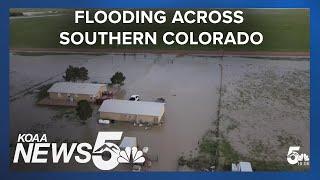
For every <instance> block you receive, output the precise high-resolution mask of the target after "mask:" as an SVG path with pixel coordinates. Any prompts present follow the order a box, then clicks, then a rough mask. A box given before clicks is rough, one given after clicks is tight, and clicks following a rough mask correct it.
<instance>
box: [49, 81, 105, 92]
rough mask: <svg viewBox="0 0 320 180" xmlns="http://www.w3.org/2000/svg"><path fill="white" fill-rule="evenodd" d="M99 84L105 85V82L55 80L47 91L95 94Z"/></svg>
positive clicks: (99, 86)
mask: <svg viewBox="0 0 320 180" xmlns="http://www.w3.org/2000/svg"><path fill="white" fill-rule="evenodd" d="M101 86H105V84H93V83H74V82H57V83H55V84H53V85H52V86H51V88H50V89H49V90H48V92H51V93H70V94H89V95H95V94H97V93H98V92H99V90H100V88H101Z"/></svg>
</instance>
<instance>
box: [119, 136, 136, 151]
mask: <svg viewBox="0 0 320 180" xmlns="http://www.w3.org/2000/svg"><path fill="white" fill-rule="evenodd" d="M119 147H120V148H121V149H125V148H126V147H131V148H132V147H137V138H136V137H127V136H125V137H124V138H123V139H122V141H121V143H120V145H119Z"/></svg>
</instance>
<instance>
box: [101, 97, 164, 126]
mask: <svg viewBox="0 0 320 180" xmlns="http://www.w3.org/2000/svg"><path fill="white" fill-rule="evenodd" d="M99 112H100V118H101V119H108V120H116V121H129V122H137V123H151V124H158V123H159V122H160V120H161V118H162V116H163V114H164V103H159V102H146V101H127V100H116V99H109V100H105V101H103V103H102V105H101V106H100V108H99Z"/></svg>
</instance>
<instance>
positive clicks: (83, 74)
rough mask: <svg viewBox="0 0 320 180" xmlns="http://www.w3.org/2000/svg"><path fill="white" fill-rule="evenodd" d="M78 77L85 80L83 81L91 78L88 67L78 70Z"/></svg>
mask: <svg viewBox="0 0 320 180" xmlns="http://www.w3.org/2000/svg"><path fill="white" fill-rule="evenodd" d="M78 78H79V79H80V80H83V81H85V80H88V79H89V77H88V69H86V68H85V67H81V68H79V70H78Z"/></svg>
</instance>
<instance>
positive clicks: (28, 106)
mask: <svg viewBox="0 0 320 180" xmlns="http://www.w3.org/2000/svg"><path fill="white" fill-rule="evenodd" d="M69 65H73V66H84V67H86V68H87V69H88V71H89V78H90V79H89V80H88V82H99V83H108V82H109V79H110V77H111V76H112V75H113V74H114V73H115V72H117V71H121V72H123V73H124V75H125V76H126V80H125V85H124V86H123V87H122V89H123V90H124V92H125V96H124V98H125V99H127V98H128V97H129V96H130V95H132V94H139V95H140V96H141V97H142V100H145V101H154V100H156V99H157V98H159V97H163V98H165V99H166V107H165V108H166V110H165V118H164V121H165V123H164V124H163V125H162V126H156V127H152V128H150V129H145V128H144V127H134V126H133V125H132V124H131V123H117V122H116V123H115V124H112V125H100V124H97V120H98V114H97V111H96V109H97V108H98V107H96V106H94V109H95V111H94V114H93V117H92V118H91V119H88V120H87V121H86V123H85V124H83V123H80V122H79V121H78V119H77V117H76V116H75V115H74V114H73V110H72V109H69V108H62V107H45V106H37V105H36V104H35V101H36V100H35V95H36V93H35V90H36V89H37V88H38V87H39V86H41V85H45V84H48V83H52V82H56V81H62V75H63V73H64V71H65V70H66V68H67V67H68V66H69ZM221 67H222V69H221ZM221 70H222V72H221ZM221 74H222V76H221ZM220 80H222V84H220ZM220 87H221V88H222V90H223V94H222V96H221V99H222V104H221V109H220V110H221V119H220V124H219V126H220V128H219V129H220V132H219V133H220V134H221V136H223V137H224V138H225V139H226V140H227V141H228V142H229V143H230V145H231V146H232V147H233V149H234V150H235V151H237V152H238V153H239V154H241V155H243V156H248V155H252V154H254V153H257V154H255V155H256V156H258V157H261V158H266V160H277V161H285V160H286V157H285V156H286V153H287V147H288V145H289V144H290V143H299V144H300V145H301V146H302V147H303V150H305V151H306V152H309V98H310V97H309V88H310V87H309V61H308V60H270V59H254V58H236V57H224V58H223V59H221V58H212V57H195V56H181V57H176V56H174V55H153V54H136V55H125V56H124V55H116V54H114V55H99V56H94V55H40V56H23V55H11V57H10V134H11V136H10V144H11V145H13V144H15V142H16V138H17V134H18V133H46V134H47V137H48V141H49V142H50V141H57V142H89V143H90V144H94V141H95V139H96V136H97V132H98V131H114V130H117V131H124V136H136V137H137V140H138V144H139V145H140V147H144V146H148V147H149V148H150V151H151V152H152V154H154V155H156V156H157V157H158V161H157V162H154V163H153V164H152V167H151V168H150V169H148V170H150V171H176V170H177V168H178V158H179V157H180V156H182V155H185V154H189V153H192V154H194V151H195V150H196V149H197V147H198V145H199V141H200V140H201V138H202V137H203V136H204V135H205V134H206V133H207V132H208V131H210V130H212V129H216V125H217V124H216V123H214V122H215V121H216V119H217V111H218V101H219V89H220ZM292 141H293V142H292ZM290 145H291V144H290ZM256 146H259V147H260V146H262V148H263V147H265V146H267V147H268V148H263V150H264V149H266V150H267V151H266V152H264V151H263V152H261V151H258V152H256V150H257V148H256ZM280 146H281V148H280ZM259 147H258V149H259ZM260 148H261V147H260ZM11 149H13V148H11ZM278 149H279V150H278ZM270 153H273V155H272V156H271V155H270ZM66 167H68V170H83V171H95V170H97V169H96V167H95V166H94V165H92V164H86V165H78V164H77V165H74V166H72V165H63V166H57V165H52V164H46V165H41V166H38V167H36V168H38V169H39V168H41V169H42V170H65V169H66ZM14 168H16V169H20V168H23V166H19V165H18V166H17V167H14Z"/></svg>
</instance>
